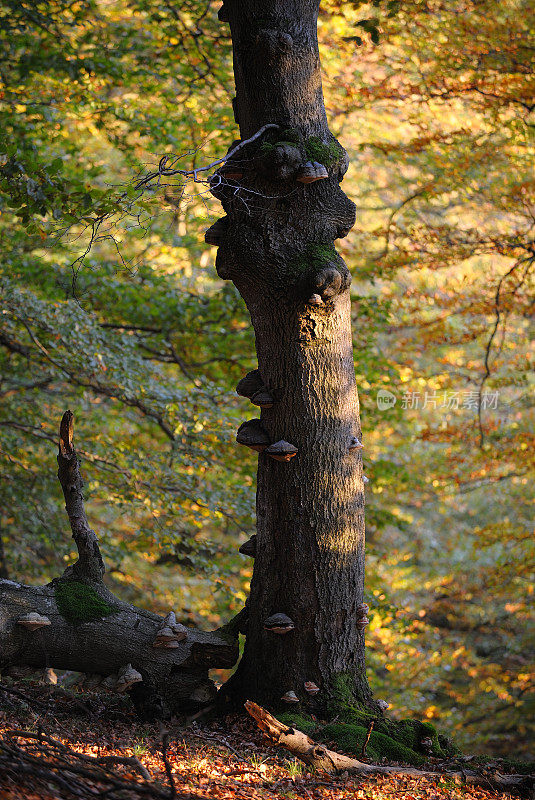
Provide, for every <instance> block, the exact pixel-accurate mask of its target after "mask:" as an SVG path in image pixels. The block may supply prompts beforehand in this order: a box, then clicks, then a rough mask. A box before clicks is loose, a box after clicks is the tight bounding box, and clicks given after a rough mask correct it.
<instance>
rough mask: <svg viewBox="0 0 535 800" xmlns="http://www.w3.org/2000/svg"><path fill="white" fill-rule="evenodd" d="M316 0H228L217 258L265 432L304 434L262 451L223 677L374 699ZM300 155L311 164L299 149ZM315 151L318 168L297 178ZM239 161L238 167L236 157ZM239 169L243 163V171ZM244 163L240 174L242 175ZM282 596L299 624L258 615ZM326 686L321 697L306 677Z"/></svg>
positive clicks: (335, 194)
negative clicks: (234, 635) (242, 606)
mask: <svg viewBox="0 0 535 800" xmlns="http://www.w3.org/2000/svg"><path fill="white" fill-rule="evenodd" d="M318 5H319V4H318V2H316V0H247V2H245V0H225V4H224V9H225V14H224V16H225V18H227V19H228V21H229V22H230V28H231V34H232V43H233V53H234V73H235V80H236V100H235V103H234V108H235V114H236V117H237V122H238V124H239V126H240V133H241V136H242V140H243V139H246V138H249V137H251V136H252V135H254V133H255V132H256V131H257V130H259V129H260V128H261V127H262V126H264V125H267V124H277V125H279V130H278V132H273V131H272V130H270V131H269V132H268V133H267V134H265V135H264V136H263V137H262V138H261V139H260V140H258V141H256V142H255V143H254V145H251V146H249V145H246V146H245V147H244V148H241V149H240V152H239V154H237V155H236V157H235V158H234V159H233V156H232V150H231V151H230V154H229V160H228V162H227V174H229V175H231V176H232V177H231V178H229V179H228V180H226V179H225V171H224V170H221V171H220V173H219V175H216V179H213V180H212V191H213V193H214V194H215V196H216V197H218V198H219V199H220V200H221V201H222V204H223V207H224V209H225V211H226V213H227V217H226V218H225V226H224V235H223V236H222V238H221V241H220V242H219V249H218V254H217V260H216V266H217V270H218V273H219V275H220V276H221V277H223V278H225V279H230V280H232V281H233V282H234V283H235V285H236V286H237V288H238V290H239V291H240V293H241V295H242V297H243V299H244V300H245V302H246V304H247V307H248V310H249V312H250V315H251V320H252V324H253V326H254V330H255V337H256V348H257V355H258V367H259V375H260V381H261V383H262V384H263V385H264V387H265V388H266V389H267V390H268V393H269V394H270V395H271V396H272V398H273V401H274V402H273V405H272V407H271V408H267V407H265V408H262V411H261V423H262V426H263V427H264V429H265V431H266V432H267V433H268V435H269V439H270V441H271V442H272V443H273V442H278V441H279V440H285V441H286V442H289V443H291V444H292V445H295V446H296V447H297V450H298V452H297V455H296V456H295V458H292V460H291V461H289V462H280V461H276V460H273V459H272V458H271V457H270V456H269V454H267V453H266V452H262V453H261V454H260V456H259V461H258V483H257V528H258V538H257V548H256V558H255V565H254V573H253V579H252V583H251V593H250V597H249V601H248V604H247V608H248V612H249V617H248V626H247V639H246V646H245V652H244V655H243V658H242V660H241V662H240V664H239V667H238V670H237V673H236V674H235V676H233V678H232V679H231V681H230V683H229V684H228V685H227V686H226V687H225V692H227V693H228V694H229V695H232V696H233V697H234V698H235V699H238V700H243V699H246V698H253V699H255V700H257V701H258V702H260V703H264V704H268V705H270V707H273V706H274V705H277V704H279V703H280V699H281V697H282V696H283V695H284V694H285V693H287V692H288V691H294V692H295V693H296V694H297V696H298V698H299V700H300V701H301V703H302V704H305V703H306V704H307V705H308V706H311V707H312V708H314V709H315V710H318V709H319V708H321V707H323V708H325V707H326V706H328V705H329V704H331V703H332V701H333V700H335V699H336V698H338V697H339V696H340V691H341V688H342V687H343V689H344V691H345V692H346V699H348V700H352V701H357V702H361V703H363V704H370V703H372V702H373V701H372V700H371V695H370V691H369V688H368V684H367V680H366V675H365V667H364V634H363V628H362V625H360V624H359V619H361V618H362V615H361V616H360V618H359V612H358V607H359V605H360V604H362V600H363V586H364V484H363V475H362V459H361V456H360V451H359V450H357V449H350V448H351V440H352V439H353V437H357V438H358V439H360V435H361V431H360V422H359V404H358V395H357V388H356V383H355V371H354V365H353V354H352V338H351V316H350V310H351V309H350V297H349V291H348V288H349V282H350V278H349V272H348V270H347V267H346V266H345V264H344V262H343V260H342V259H341V258H340V256H339V255H338V254H337V253H336V250H335V249H334V246H333V242H334V240H335V239H336V238H339V237H341V236H344V235H346V234H347V233H348V231H349V230H350V228H351V227H352V225H353V224H354V221H355V207H354V205H353V203H352V202H351V201H350V200H349V199H348V198H347V197H346V196H345V194H344V193H343V192H342V190H341V188H340V186H339V182H340V181H341V180H342V177H343V174H344V172H345V170H346V169H347V156H346V153H345V151H344V150H343V148H342V147H341V146H340V145H339V144H338V143H337V142H336V140H335V139H334V137H333V136H332V135H331V133H330V132H329V129H328V125H327V119H326V114H325V108H324V104H323V97H322V89H321V76H320V64H319V54H318V42H317V32H316V27H317V14H318ZM299 158H300V159H301V162H302V163H301V164H298V161H299ZM308 162H315V163H316V166H317V164H318V162H320V163H319V166H322V164H323V166H324V167H325V168H326V171H325V173H324V177H322V178H321V179H319V178H316V179H315V180H314V182H310V183H304V182H302V177H303V169H304V168H305V167H306V164H307V163H308ZM233 164H234V168H233V169H232V168H231V169H228V166H229V165H231V167H232V165H233ZM240 172H241V175H240ZM236 175H239V176H240V177H239V178H236V177H235V176H236ZM277 612H282V613H284V614H286V615H287V616H288V617H290V618H291V620H293V622H294V625H295V627H294V629H293V630H292V631H291V632H289V633H286V634H284V635H277V634H275V633H273V632H272V631H268V630H265V629H264V622H265V620H266V619H267V618H269V617H270V616H271V615H273V614H274V613H277ZM306 681H312V682H314V683H315V684H317V686H319V687H320V692H319V693H318V694H317V695H315V696H314V697H312V696H311V695H309V694H308V693H307V692H306V691H305V689H304V683H305V682H306Z"/></svg>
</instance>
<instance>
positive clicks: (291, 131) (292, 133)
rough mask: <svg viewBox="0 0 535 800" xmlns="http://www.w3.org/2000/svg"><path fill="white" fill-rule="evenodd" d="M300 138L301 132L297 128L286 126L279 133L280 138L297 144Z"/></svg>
mask: <svg viewBox="0 0 535 800" xmlns="http://www.w3.org/2000/svg"><path fill="white" fill-rule="evenodd" d="M301 138H302V137H301V134H300V133H299V131H298V130H297V128H286V130H284V131H283V132H282V135H281V139H284V141H285V142H291V143H292V144H299V143H300V142H301Z"/></svg>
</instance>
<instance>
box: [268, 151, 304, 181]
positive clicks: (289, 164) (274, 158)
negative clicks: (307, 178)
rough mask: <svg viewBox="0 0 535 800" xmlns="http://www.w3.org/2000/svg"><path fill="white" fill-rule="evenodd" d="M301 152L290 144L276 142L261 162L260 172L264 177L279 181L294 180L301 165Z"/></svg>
mask: <svg viewBox="0 0 535 800" xmlns="http://www.w3.org/2000/svg"><path fill="white" fill-rule="evenodd" d="M302 160H303V158H302V155H301V150H300V149H299V148H298V147H296V146H295V144H293V143H291V142H277V143H276V144H275V145H273V146H272V147H270V148H269V150H268V153H267V154H266V155H265V156H264V158H263V160H262V164H261V166H262V171H263V172H264V173H265V174H266V177H276V178H278V179H279V180H289V179H291V178H294V177H295V176H296V174H297V171H298V170H299V167H300V166H301V163H302Z"/></svg>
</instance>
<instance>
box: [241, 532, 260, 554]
mask: <svg viewBox="0 0 535 800" xmlns="http://www.w3.org/2000/svg"><path fill="white" fill-rule="evenodd" d="M256 541H257V536H256V533H253V535H252V536H251V538H250V539H248V540H247V541H246V542H244V543H243V544H242V545H241V547H239V548H238V553H241V554H242V556H251V557H252V558H254V557H255V556H256Z"/></svg>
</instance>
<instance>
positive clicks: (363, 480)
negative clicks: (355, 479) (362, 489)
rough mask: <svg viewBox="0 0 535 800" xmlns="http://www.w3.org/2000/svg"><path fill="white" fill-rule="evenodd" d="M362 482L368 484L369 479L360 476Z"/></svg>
mask: <svg viewBox="0 0 535 800" xmlns="http://www.w3.org/2000/svg"><path fill="white" fill-rule="evenodd" d="M362 482H363V483H369V482H370V479H369V478H367V477H366V475H363V476H362Z"/></svg>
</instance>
